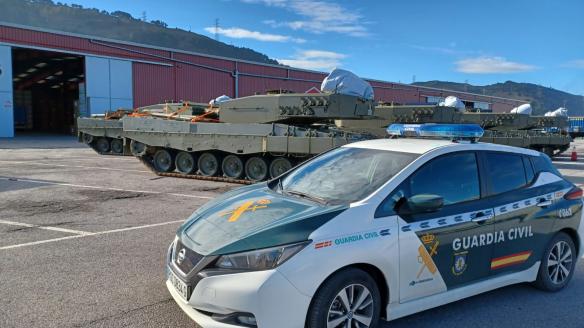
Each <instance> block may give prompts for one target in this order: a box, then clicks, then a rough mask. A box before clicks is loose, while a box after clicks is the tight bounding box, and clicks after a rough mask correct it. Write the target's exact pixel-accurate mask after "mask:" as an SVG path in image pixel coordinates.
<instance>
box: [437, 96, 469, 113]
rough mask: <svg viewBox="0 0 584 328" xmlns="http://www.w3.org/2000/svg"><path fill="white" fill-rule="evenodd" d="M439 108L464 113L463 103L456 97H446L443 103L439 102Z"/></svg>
mask: <svg viewBox="0 0 584 328" xmlns="http://www.w3.org/2000/svg"><path fill="white" fill-rule="evenodd" d="M438 105H439V106H445V107H454V108H456V109H458V111H459V112H461V111H464V108H465V106H464V103H463V102H462V101H461V100H460V99H458V97H455V96H448V97H446V98H445V99H444V101H441V102H440V103H439V104H438Z"/></svg>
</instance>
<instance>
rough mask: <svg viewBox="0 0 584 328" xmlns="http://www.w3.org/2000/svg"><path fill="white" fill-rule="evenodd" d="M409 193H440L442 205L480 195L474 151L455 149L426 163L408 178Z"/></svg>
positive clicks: (471, 198) (475, 197) (477, 197)
mask: <svg viewBox="0 0 584 328" xmlns="http://www.w3.org/2000/svg"><path fill="white" fill-rule="evenodd" d="M409 181H410V183H409V187H410V195H412V196H413V195H419V194H432V195H438V196H442V197H443V198H444V205H451V204H456V203H460V202H464V201H469V200H474V199H479V198H480V183H479V174H478V168H477V160H476V155H475V154H474V153H454V154H449V155H445V156H441V157H438V158H436V159H434V160H432V161H430V162H429V163H427V164H425V165H424V166H422V168H420V169H419V170H418V171H416V173H414V174H413V175H412V176H411V177H410V179H409Z"/></svg>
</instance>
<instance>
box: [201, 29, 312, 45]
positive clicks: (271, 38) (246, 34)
mask: <svg viewBox="0 0 584 328" xmlns="http://www.w3.org/2000/svg"><path fill="white" fill-rule="evenodd" d="M205 31H206V32H207V33H215V32H217V33H218V34H219V35H223V36H226V37H228V38H233V39H254V40H258V41H265V42H290V41H291V42H296V43H304V42H306V40H304V39H301V38H293V37H291V36H288V35H280V34H269V33H262V32H257V31H250V30H246V29H244V28H239V27H232V28H222V27H219V28H217V29H216V28H215V27H205Z"/></svg>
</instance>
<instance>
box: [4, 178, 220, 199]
mask: <svg viewBox="0 0 584 328" xmlns="http://www.w3.org/2000/svg"><path fill="white" fill-rule="evenodd" d="M0 180H5V181H20V182H29V183H38V184H46V185H54V186H65V187H73V188H85V189H99V190H111V191H125V192H137V193H143V194H153V195H171V196H179V197H189V198H200V199H213V198H214V197H209V196H198V195H188V194H178V193H171V192H162V191H151V190H134V189H122V188H111V187H100V186H87V185H79V184H73V183H64V182H51V181H41V180H32V179H23V178H5V177H0Z"/></svg>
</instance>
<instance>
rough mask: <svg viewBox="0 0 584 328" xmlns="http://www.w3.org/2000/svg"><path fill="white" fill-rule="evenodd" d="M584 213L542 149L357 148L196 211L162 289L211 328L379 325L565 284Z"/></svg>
mask: <svg viewBox="0 0 584 328" xmlns="http://www.w3.org/2000/svg"><path fill="white" fill-rule="evenodd" d="M476 128H478V127H477V126H463V127H462V128H461V126H458V128H456V127H454V128H453V127H451V126H447V125H440V124H434V125H422V126H413V127H412V126H403V125H396V126H392V127H390V129H389V130H390V132H391V133H392V134H393V135H396V134H398V135H399V134H401V135H403V134H408V133H414V134H416V135H418V136H436V135H442V136H449V137H455V136H457V135H458V136H470V137H476V136H478V135H480V131H477V130H476ZM465 129H466V130H465ZM456 130H459V131H458V132H457V131H456ZM478 130H480V128H478ZM408 131H409V132H408ZM582 207H583V201H582V190H581V189H579V188H577V187H576V186H574V185H573V184H572V183H570V182H568V181H567V180H566V179H564V178H563V177H562V176H561V174H560V173H559V172H558V171H557V170H556V169H555V168H554V167H553V165H552V163H551V161H550V159H549V158H548V157H547V156H546V155H543V154H541V153H539V152H537V151H533V150H528V149H521V148H514V147H508V146H501V145H494V144H483V143H476V142H464V141H461V140H435V139H428V138H425V139H424V138H417V139H408V138H396V139H380V140H371V141H364V142H357V143H352V144H349V145H346V146H343V147H340V148H337V149H334V150H331V151H329V152H327V153H324V154H322V155H320V156H318V157H316V158H314V159H312V160H310V161H308V162H306V163H304V164H302V165H300V166H298V167H296V168H295V169H292V170H290V171H289V172H287V173H285V174H284V175H282V176H281V177H279V178H277V179H274V180H272V181H269V182H267V183H260V184H255V185H251V186H246V187H243V188H240V189H237V190H234V191H231V192H228V193H226V194H225V195H223V196H222V197H220V198H218V199H216V200H214V201H212V202H209V203H208V204H206V205H204V206H203V207H201V208H199V209H198V210H197V211H196V212H195V213H193V215H192V217H191V218H189V219H188V220H187V221H186V222H185V223H184V224H183V225H182V226H181V228H180V229H179V230H178V233H177V236H176V239H175V240H174V241H173V243H172V244H171V246H170V248H169V250H168V259H167V261H168V266H167V282H166V284H167V287H168V289H169V291H170V293H171V294H172V296H173V298H174V299H175V300H176V302H177V303H178V305H180V307H181V308H182V309H183V310H184V311H185V312H186V313H187V314H188V315H189V316H190V317H191V318H192V319H193V320H194V321H196V322H197V323H198V324H199V325H200V326H202V327H204V328H228V327H229V328H235V327H265V328H302V327H309V328H323V327H327V328H333V327H376V326H378V323H379V320H380V319H385V320H392V319H396V318H399V317H403V316H406V315H409V314H412V313H415V312H419V311H422V310H425V309H429V308H432V307H435V306H439V305H442V304H446V303H449V302H453V301H456V300H459V299H462V298H465V297H469V296H473V295H476V294H479V293H482V292H485V291H488V290H492V289H495V288H499V287H503V286H506V285H510V284H515V283H520V282H533V283H534V284H535V286H537V287H539V288H541V289H544V290H547V291H557V290H559V289H562V288H563V287H565V286H566V284H567V283H568V282H569V281H570V279H571V277H572V275H573V273H574V267H575V264H576V261H577V259H578V258H579V257H580V256H581V255H582V247H581V244H582V235H583V233H584V227H583V225H582V223H581V221H582V213H583V211H582Z"/></svg>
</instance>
